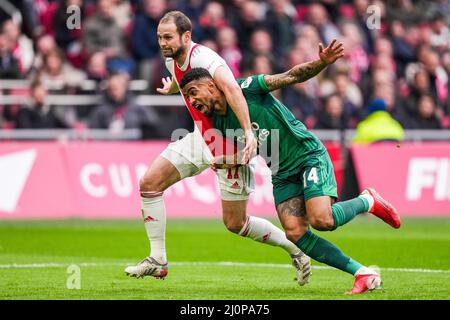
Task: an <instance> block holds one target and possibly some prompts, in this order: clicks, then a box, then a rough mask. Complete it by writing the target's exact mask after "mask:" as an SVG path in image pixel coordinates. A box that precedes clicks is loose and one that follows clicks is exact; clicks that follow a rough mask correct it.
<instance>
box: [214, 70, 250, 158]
mask: <svg viewBox="0 0 450 320" xmlns="http://www.w3.org/2000/svg"><path fill="white" fill-rule="evenodd" d="M214 81H215V82H216V84H217V86H218V87H219V89H220V90H222V92H223V93H224V94H225V97H226V99H227V102H228V104H229V105H230V107H231V109H232V110H233V112H234V114H235V115H236V117H237V119H238V120H239V123H240V125H241V127H242V129H244V132H245V147H244V149H243V150H242V153H243V156H242V164H247V163H248V162H249V161H250V159H251V158H252V157H253V156H254V155H255V154H256V148H257V141H256V138H255V135H254V134H253V130H252V126H251V124H250V115H249V112H248V105H247V101H246V100H245V98H244V95H243V93H242V91H241V88H240V87H239V85H238V84H237V82H236V80H235V79H234V76H233V74H232V73H231V71H229V70H228V69H226V68H225V67H223V66H220V67H218V68H217V70H216V71H215V73H214Z"/></svg>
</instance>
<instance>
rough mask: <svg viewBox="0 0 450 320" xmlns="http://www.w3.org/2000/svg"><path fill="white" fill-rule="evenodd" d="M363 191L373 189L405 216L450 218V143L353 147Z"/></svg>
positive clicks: (360, 185) (357, 173) (357, 172)
mask: <svg viewBox="0 0 450 320" xmlns="http://www.w3.org/2000/svg"><path fill="white" fill-rule="evenodd" d="M351 151H352V155H353V160H354V164H355V170H356V175H357V178H358V182H359V187H360V190H362V189H364V188H365V187H368V186H373V187H375V189H377V191H378V192H379V193H380V194H381V195H382V196H384V197H386V199H388V200H389V201H391V202H392V204H394V205H395V206H396V207H397V209H398V210H399V212H400V214H401V215H412V216H423V215H436V216H443V215H447V216H450V143H426V144H423V143H403V144H401V145H399V146H397V144H395V143H383V144H376V145H370V146H357V145H355V146H353V147H352V149H351Z"/></svg>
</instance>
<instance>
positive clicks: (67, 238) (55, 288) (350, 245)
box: [0, 216, 450, 300]
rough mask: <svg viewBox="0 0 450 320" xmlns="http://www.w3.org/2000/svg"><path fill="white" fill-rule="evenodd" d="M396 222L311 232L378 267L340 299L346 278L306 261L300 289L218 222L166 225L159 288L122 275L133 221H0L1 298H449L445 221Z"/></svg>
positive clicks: (143, 243) (132, 244) (367, 220)
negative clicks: (164, 273)
mask: <svg viewBox="0 0 450 320" xmlns="http://www.w3.org/2000/svg"><path fill="white" fill-rule="evenodd" d="M274 222H275V223H276V224H277V225H279V224H278V222H277V221H274ZM402 222H403V224H402V227H401V228H400V229H398V230H394V229H392V228H390V227H389V226H387V225H386V224H384V223H383V222H382V221H380V220H378V219H376V218H374V217H372V216H360V217H357V218H356V219H355V220H354V221H352V222H351V223H349V224H347V225H346V226H344V227H341V228H339V229H338V230H336V231H334V232H318V233H319V234H320V235H321V236H323V237H324V238H327V239H329V240H331V241H332V242H334V243H335V244H336V245H338V246H339V247H340V248H341V249H342V250H343V251H344V252H345V253H346V254H348V255H350V256H351V257H353V258H354V259H356V260H357V261H360V262H361V263H363V264H366V265H377V266H378V267H380V268H381V276H382V280H383V288H382V289H380V290H376V291H373V292H370V293H367V294H364V295H357V296H347V295H344V294H343V293H344V292H345V291H347V290H349V289H350V288H351V287H352V285H353V277H351V276H350V275H348V274H346V273H343V272H341V271H338V270H336V269H331V268H327V267H324V266H323V265H321V264H319V263H317V262H315V261H314V262H313V275H312V277H311V279H310V283H309V284H307V285H306V286H304V287H300V286H298V285H297V283H296V282H295V281H294V277H295V271H294V269H293V267H291V266H290V262H291V261H290V259H289V256H288V255H287V253H285V252H284V251H283V250H282V249H280V248H276V247H270V246H267V245H263V244H260V243H256V242H254V241H252V240H249V239H244V238H241V237H239V236H236V235H234V234H232V233H230V232H228V231H227V230H226V229H225V227H224V226H223V225H222V222H221V221H220V220H219V219H214V220H168V224H167V250H168V258H169V275H168V277H167V278H166V279H165V280H157V279H154V278H145V279H135V278H129V277H127V276H125V274H124V272H123V269H124V267H125V266H126V265H127V264H131V263H136V262H138V261H140V260H141V259H142V258H144V257H145V256H146V255H147V254H148V250H149V244H148V240H147V237H146V234H145V230H144V227H143V224H142V222H141V221H140V220H138V219H136V220H134V221H88V220H68V221H2V222H0V299H153V300H169V299H195V300H203V299H224V300H234V299H243V300H251V299H269V300H272V299H281V300H293V299H294V300H308V299H321V300H322V299H340V300H351V299H370V300H372V299H373V300H380V299H408V300H409V299H421V300H429V299H430V300H438V299H446V300H448V299H450V219H448V218H446V219H445V218H428V219H412V218H409V219H406V218H405V219H403V221H402ZM71 264H75V265H78V266H79V268H80V279H81V280H80V286H81V288H80V289H79V290H76V289H68V288H67V279H68V277H69V276H70V274H68V273H67V268H68V266H69V265H71Z"/></svg>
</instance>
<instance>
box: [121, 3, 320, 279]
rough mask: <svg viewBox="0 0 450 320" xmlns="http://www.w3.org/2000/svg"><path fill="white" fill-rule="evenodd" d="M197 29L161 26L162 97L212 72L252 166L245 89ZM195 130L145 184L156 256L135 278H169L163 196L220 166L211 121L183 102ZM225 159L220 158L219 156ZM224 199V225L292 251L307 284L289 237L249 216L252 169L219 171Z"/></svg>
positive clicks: (182, 20) (304, 260)
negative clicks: (191, 77)
mask: <svg viewBox="0 0 450 320" xmlns="http://www.w3.org/2000/svg"><path fill="white" fill-rule="evenodd" d="M191 31H192V25H191V22H190V20H189V18H188V17H186V15H184V14H183V13H182V12H180V11H171V12H168V13H167V14H165V15H164V16H163V17H162V18H161V20H160V22H159V25H158V31H157V32H158V42H159V46H160V48H161V52H162V54H163V56H164V57H165V58H166V67H167V69H168V70H169V72H170V73H171V75H172V77H171V78H169V77H168V78H163V79H162V82H163V88H158V89H157V90H158V92H159V93H161V94H172V93H176V92H179V87H178V84H179V82H180V81H181V78H182V77H183V76H184V74H185V73H186V72H188V71H189V70H190V69H191V68H198V67H202V68H205V69H207V70H208V71H209V73H210V74H211V77H213V78H214V80H215V81H216V83H217V85H218V86H220V88H221V90H222V91H223V92H224V94H225V97H226V99H227V102H228V104H229V105H230V107H231V108H232V110H233V112H234V113H235V114H236V116H237V118H238V120H239V122H240V124H241V126H242V128H243V129H244V132H245V137H246V145H245V148H244V150H243V164H247V163H248V161H249V160H250V159H251V157H252V156H253V155H254V154H255V151H256V143H257V142H256V139H255V137H254V135H253V131H252V127H251V124H250V118H249V114H248V106H247V102H246V101H245V98H244V96H243V94H242V91H241V89H240V87H239V86H238V85H237V82H236V80H235V78H234V76H233V74H232V72H231V70H230V68H229V67H228V65H227V64H226V62H225V61H224V60H223V59H222V58H221V57H220V56H219V55H218V54H217V53H216V52H214V51H213V50H211V49H209V48H207V47H205V46H202V45H199V44H196V43H194V42H193V41H192V40H191ZM183 98H184V101H185V104H186V107H187V108H188V110H189V113H190V114H191V116H192V118H193V120H194V122H195V124H196V125H195V126H194V127H195V129H194V131H193V132H190V133H188V134H187V135H186V136H185V137H184V138H182V139H180V140H177V141H175V142H172V143H170V144H169V145H168V147H167V148H166V149H165V150H164V151H163V152H162V153H161V154H160V156H159V157H157V158H156V159H155V160H154V161H153V163H152V164H151V166H150V167H149V169H148V170H147V172H146V173H145V174H144V176H143V178H142V179H141V181H140V193H141V209H142V215H143V219H144V224H145V229H146V232H147V236H148V238H149V241H150V256H149V257H147V258H145V259H144V260H142V261H141V262H140V263H138V264H137V265H135V266H128V267H127V268H126V269H125V272H126V273H127V274H128V275H130V276H133V277H144V276H153V277H156V278H164V277H165V276H166V275H167V273H168V263H167V256H166V244H165V231H166V211H165V206H164V200H163V192H164V190H166V189H167V188H169V187H170V186H171V185H173V184H174V183H176V182H178V181H180V180H181V179H184V178H187V177H191V176H194V175H197V174H199V173H201V172H203V171H204V170H206V169H207V168H209V167H210V166H211V164H212V162H213V161H214V156H215V155H216V154H215V151H216V150H218V148H217V144H216V145H215V147H211V146H212V145H213V144H211V143H210V142H211V141H207V140H208V138H207V137H206V135H205V136H203V134H204V133H206V132H207V131H208V130H209V129H211V128H212V122H211V119H209V118H207V117H205V116H204V115H203V114H201V113H200V111H198V110H197V109H195V108H193V107H192V106H191V105H190V103H189V101H187V100H186V99H185V97H184V96H183ZM217 156H219V155H217ZM216 172H217V176H218V179H219V186H220V193H221V198H222V210H223V221H224V224H225V226H226V227H227V229H228V230H230V231H231V232H234V233H236V234H239V235H241V236H244V237H248V238H250V239H253V240H255V241H259V242H262V243H266V244H269V245H272V246H279V247H281V248H283V249H284V250H286V251H287V252H288V253H289V254H290V256H291V258H292V264H293V266H294V267H295V268H296V270H297V281H298V283H299V284H300V285H304V284H305V283H307V281H308V279H309V276H310V275H311V263H310V258H309V257H308V256H307V255H305V254H304V253H303V252H302V251H301V250H300V249H299V248H298V247H297V246H296V245H295V244H293V243H292V242H291V241H289V240H288V239H287V238H286V235H285V233H284V232H283V231H282V230H281V229H279V228H278V227H276V226H275V225H274V224H272V223H271V222H270V221H268V220H266V219H262V218H259V217H254V216H248V215H247V214H246V206H247V200H248V197H249V193H250V192H252V190H253V184H254V181H253V173H252V171H251V166H248V165H243V166H240V167H238V168H237V169H233V172H231V171H230V170H227V169H218V170H217V171H216Z"/></svg>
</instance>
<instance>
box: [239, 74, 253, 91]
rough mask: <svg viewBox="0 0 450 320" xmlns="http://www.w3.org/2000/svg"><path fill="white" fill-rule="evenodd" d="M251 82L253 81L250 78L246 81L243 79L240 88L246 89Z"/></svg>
mask: <svg viewBox="0 0 450 320" xmlns="http://www.w3.org/2000/svg"><path fill="white" fill-rule="evenodd" d="M252 81H253V78H252V77H248V78H247V79H245V81H244V82H242V84H241V88H242V89H245V88H248V86H249V85H250V83H252Z"/></svg>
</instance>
